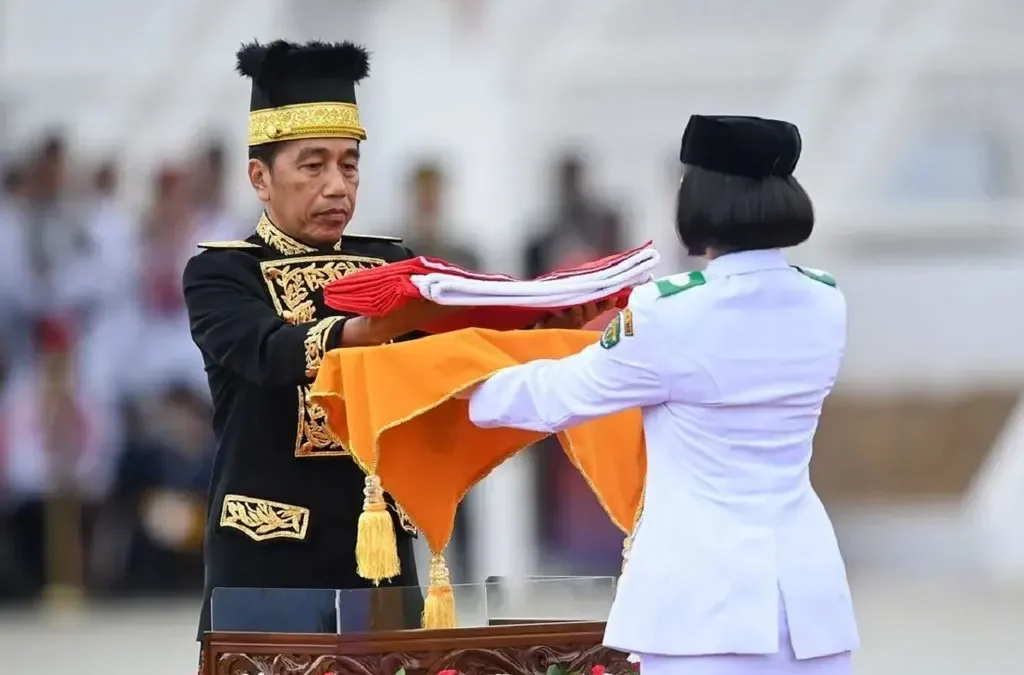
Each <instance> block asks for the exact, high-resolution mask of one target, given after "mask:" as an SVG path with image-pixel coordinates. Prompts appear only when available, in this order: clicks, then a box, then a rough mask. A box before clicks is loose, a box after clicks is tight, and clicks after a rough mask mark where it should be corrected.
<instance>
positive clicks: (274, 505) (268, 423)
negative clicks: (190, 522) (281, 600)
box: [184, 41, 595, 635]
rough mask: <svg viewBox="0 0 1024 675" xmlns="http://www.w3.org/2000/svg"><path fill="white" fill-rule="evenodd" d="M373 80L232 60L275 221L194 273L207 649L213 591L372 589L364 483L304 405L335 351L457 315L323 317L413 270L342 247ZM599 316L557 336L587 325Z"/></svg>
mask: <svg viewBox="0 0 1024 675" xmlns="http://www.w3.org/2000/svg"><path fill="white" fill-rule="evenodd" d="M368 69H369V59H368V55H367V53H366V51H365V50H364V49H362V48H361V47H358V46H356V45H353V44H351V43H347V42H346V43H341V44H324V43H309V44H306V45H302V46H300V45H295V44H292V43H288V42H283V41H277V42H273V43H271V44H269V45H265V46H264V45H259V44H255V43H254V44H250V45H246V46H243V47H242V49H241V50H240V51H239V52H238V70H239V71H240V72H241V74H242V75H244V76H246V77H248V78H250V79H252V82H253V84H252V96H251V102H250V113H249V157H250V159H249V164H248V175H249V181H250V183H251V184H252V186H253V189H254V190H255V192H256V195H257V196H258V197H259V198H260V200H261V201H262V202H263V205H264V208H265V211H264V214H263V216H262V217H261V218H260V220H259V223H258V224H257V226H256V231H255V232H254V233H253V234H252V235H251V236H250V237H248V238H247V239H245V240H244V241H227V242H215V243H207V244H204V245H201V248H204V249H205V250H204V251H203V252H201V253H199V254H198V255H196V256H195V257H193V258H192V259H191V260H189V262H188V263H187V265H186V268H185V272H184V288H185V302H186V305H187V308H188V315H189V321H190V326H191V332H192V338H193V340H194V341H195V343H196V345H197V346H198V347H199V349H200V351H201V352H202V354H203V358H204V360H205V363H206V371H207V374H208V379H209V384H210V391H211V395H212V398H213V405H214V413H213V426H214V434H215V439H216V446H217V448H216V460H215V462H214V473H213V479H212V482H211V488H210V493H209V497H208V501H207V511H208V512H207V523H206V533H205V551H204V555H205V561H206V588H205V599H204V604H203V610H202V616H201V619H200V626H199V631H200V635H201V634H202V633H203V632H204V631H207V630H210V628H211V623H210V619H211V616H210V608H211V594H212V591H213V589H215V588H218V587H249V588H293V589H296V588H306V589H317V588H345V589H358V588H370V587H372V586H373V585H374V584H373V583H372V582H371V581H369V580H367V579H364V578H362V577H361V576H359V574H358V573H357V569H356V560H355V554H354V551H355V546H356V534H357V525H358V519H359V515H360V512H361V510H362V507H363V500H364V479H365V476H364V474H363V472H362V471H361V470H360V468H359V467H358V466H357V465H356V464H355V463H354V462H353V461H352V460H351V459H350V458H349V452H348V450H347V449H346V448H345V447H343V446H342V445H341V444H340V443H339V442H338V440H337V439H336V438H335V436H334V434H333V433H332V432H331V430H330V429H329V428H328V427H327V426H326V424H325V419H324V413H323V410H322V409H321V408H320V407H319V406H317V405H314V404H312V403H310V402H309V401H307V398H306V394H307V392H308V391H309V386H310V384H311V383H312V381H313V379H314V378H315V376H316V374H317V369H318V368H319V365H320V362H321V359H322V358H323V355H324V353H325V352H327V351H328V350H331V349H335V348H338V347H347V346H369V345H378V344H383V343H386V342H389V341H391V340H394V339H399V338H402V337H404V336H407V335H408V334H410V333H411V332H412V331H414V330H415V329H416V328H417V327H419V326H420V325H422V324H423V323H425V322H427V321H429V320H431V319H438V318H441V315H442V314H443V313H444V312H446V311H448V310H445V309H444V308H442V307H439V306H437V305H433V304H431V303H427V302H422V303H413V304H411V305H409V306H408V307H407V308H406V309H404V310H402V311H400V312H397V313H396V314H393V315H389V316H388V317H384V318H370V317H354V316H345V315H341V314H339V313H336V312H333V311H331V310H329V309H328V308H327V307H326V306H325V305H324V303H323V288H324V287H325V286H326V285H327V284H328V283H330V282H331V281H334V280H335V279H338V278H340V277H342V276H344V275H345V274H347V273H349V272H352V271H354V270H359V269H364V268H368V267H374V266H377V265H383V264H386V263H389V262H394V261H398V260H402V259H406V258H408V257H410V256H411V255H412V253H411V252H410V251H409V250H408V249H407V248H405V247H404V246H402V245H401V244H400V241H399V240H398V239H394V238H390V237H369V236H360V235H351V234H348V233H347V232H346V228H347V226H348V224H349V222H350V220H351V219H352V215H353V213H354V210H355V206H356V196H357V192H358V188H359V158H360V143H361V141H362V140H364V139H365V138H366V132H365V130H364V129H363V128H362V126H360V121H359V111H358V108H357V106H356V97H355V85H356V83H358V82H359V81H360V80H362V79H363V78H364V77H365V76H366V75H367V72H368ZM594 311H595V308H592V307H587V308H576V309H575V310H574V312H571V313H569V315H568V316H563V317H559V318H558V319H557V320H556V321H558V322H561V323H564V324H578V323H579V322H580V321H583V320H587V319H588V318H589V317H591V316H592V314H593V312H594ZM367 491H368V492H372V490H371V489H370V487H369V486H368V487H367ZM366 496H367V498H368V499H371V498H374V497H375V495H372V494H367V495H366ZM388 506H389V510H390V513H391V518H392V519H393V522H394V524H395V525H396V531H397V547H398V555H399V564H400V568H401V571H400V574H399V575H398V576H396V577H394V578H392V579H390V580H385V581H384V582H383V585H385V586H387V585H396V586H417V577H416V568H415V564H414V559H413V547H412V536H413V533H414V531H415V530H414V527H413V525H412V523H411V522H409V520H408V518H407V517H405V516H404V514H403V513H402V511H401V508H400V507H399V506H398V505H397V504H394V503H393V501H391V500H390V499H388ZM409 595H410V596H415V598H414V599H415V602H411V603H405V606H404V607H403V608H399V610H398V613H399V614H402V615H404V616H401V617H399V618H398V619H397V621H396V624H397V625H398V626H400V627H414V626H417V625H418V618H419V617H418V616H417V615H418V613H419V608H420V606H421V603H422V598H421V597H420V596H419V595H418V592H417V593H415V594H409ZM391 597H395V596H394V595H392V596H391ZM332 607H333V604H332ZM279 614H280V615H281V616H282V617H283V616H284V615H285V614H287V609H286V608H284V607H282V608H281V611H280V613H279ZM410 615H412V616H410Z"/></svg>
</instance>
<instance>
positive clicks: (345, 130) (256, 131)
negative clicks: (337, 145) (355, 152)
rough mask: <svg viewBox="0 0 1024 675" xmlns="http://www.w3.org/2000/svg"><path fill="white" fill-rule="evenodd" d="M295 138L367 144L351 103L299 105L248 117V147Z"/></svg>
mask: <svg viewBox="0 0 1024 675" xmlns="http://www.w3.org/2000/svg"><path fill="white" fill-rule="evenodd" d="M298 138H352V139H355V140H357V141H365V140H366V129H364V128H363V126H362V124H360V122H359V108H357V107H356V106H355V104H353V103H336V102H325V103H299V104H296V105H286V106H281V107H280V108H268V109H266V110H254V111H252V112H250V113H249V147H252V146H254V145H263V144H264V143H275V142H277V141H291V140H295V139H298Z"/></svg>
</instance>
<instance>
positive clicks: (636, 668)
mask: <svg viewBox="0 0 1024 675" xmlns="http://www.w3.org/2000/svg"><path fill="white" fill-rule="evenodd" d="M630 665H631V666H633V672H636V673H639V672H640V662H639V661H634V662H633V663H631V664H630Z"/></svg>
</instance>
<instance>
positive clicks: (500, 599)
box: [210, 577, 616, 635]
mask: <svg viewBox="0 0 1024 675" xmlns="http://www.w3.org/2000/svg"><path fill="white" fill-rule="evenodd" d="M615 583H616V579H615V577H527V578H521V579H511V578H500V577H491V578H489V579H488V580H487V581H485V582H483V583H475V584H454V585H453V586H452V590H453V591H454V594H455V611H456V625H457V627H459V628H476V627H483V626H495V625H509V624H528V623H553V622H558V623H562V622H573V621H604V620H605V619H607V618H608V612H609V610H610V609H611V605H612V600H613V599H614V597H615ZM426 593H427V588H426V587H425V586H387V587H383V586H382V587H378V588H361V589H348V590H345V589H341V590H339V589H298V588H216V589H214V591H213V594H212V597H211V600H210V620H211V628H212V630H214V631H218V632H249V633H307V634H308V633H317V634H339V635H340V634H348V633H367V632H377V631H387V630H416V629H419V628H420V615H421V613H422V611H423V600H424V598H425V597H426Z"/></svg>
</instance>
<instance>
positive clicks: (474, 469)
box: [310, 328, 647, 553]
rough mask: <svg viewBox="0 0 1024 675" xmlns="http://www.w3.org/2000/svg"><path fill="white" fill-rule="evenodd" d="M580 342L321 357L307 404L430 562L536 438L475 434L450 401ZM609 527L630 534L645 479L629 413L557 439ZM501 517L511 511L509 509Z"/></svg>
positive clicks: (459, 336) (463, 343)
mask: <svg viewBox="0 0 1024 675" xmlns="http://www.w3.org/2000/svg"><path fill="white" fill-rule="evenodd" d="M599 337H600V333H597V332H594V331H587V330H526V331H494V330H485V329H480V328H468V329H465V330H459V331H454V332H451V333H442V334H439V335H431V336H428V337H424V338H420V339H418V340H412V341H409V342H401V343H397V344H390V345H382V346H379V347H359V348H345V349H335V350H333V351H331V352H328V353H327V354H326V355H325V356H324V358H323V362H322V363H321V366H320V373H319V375H318V376H317V378H316V381H315V382H314V383H313V387H312V390H311V392H310V398H311V400H313V401H314V402H316V403H319V404H320V405H321V406H322V407H323V409H324V411H325V412H326V415H327V424H328V426H329V427H330V429H331V430H332V431H333V432H334V433H335V434H336V435H337V436H338V437H339V439H340V440H341V441H342V443H344V444H345V446H346V447H347V448H348V449H349V451H350V452H351V453H352V455H353V459H355V461H356V462H357V463H359V465H360V466H361V467H362V468H363V470H364V471H366V472H367V473H376V474H377V475H378V476H380V479H381V483H382V484H383V486H384V489H385V490H387V491H388V492H389V493H390V494H391V495H392V496H393V497H394V498H395V500H396V501H398V503H399V504H401V505H402V507H403V508H404V509H405V511H406V513H407V514H408V515H409V517H410V518H411V519H412V521H413V522H414V523H415V524H416V525H417V527H419V529H420V531H421V532H422V533H423V536H424V537H425V538H426V540H427V543H428V544H429V545H430V548H431V550H432V551H433V552H435V553H439V552H441V551H442V550H443V549H444V548H445V547H446V546H447V545H448V541H449V539H450V538H451V534H452V527H453V525H454V522H455V510H456V508H457V507H458V505H459V502H461V501H462V498H463V497H464V496H465V494H466V493H467V492H468V491H469V490H470V488H472V487H473V486H474V485H476V484H477V483H478V482H479V481H480V480H482V479H483V478H484V477H485V476H486V475H487V474H488V473H490V472H491V470H492V469H494V468H495V467H497V466H498V465H499V464H501V463H502V462H503V461H505V460H506V459H508V458H509V457H511V456H512V455H513V454H515V453H516V452H518V451H519V450H521V449H523V448H525V447H527V446H529V445H532V444H533V443H536V442H537V441H538V440H540V439H541V438H543V437H544V436H545V434H541V433H536V432H532V431H522V430H518V429H505V428H498V429H480V428H478V427H476V426H474V425H473V424H472V423H471V422H470V421H469V414H468V406H469V404H468V401H465V400H461V399H456V398H454V397H455V395H456V394H457V393H458V392H460V391H462V390H465V389H466V388H467V387H470V386H472V385H473V384H475V383H477V382H480V381H482V380H485V379H487V377H489V376H490V375H492V374H493V373H494V372H496V371H498V370H500V369H502V368H505V367H507V366H512V365H516V364H520V363H526V362H528V361H533V360H536V359H557V358H561V357H564V356H569V355H572V354H575V353H577V352H579V351H581V350H582V349H583V348H584V347H586V346H588V345H591V344H593V343H594V342H596V341H597V340H598V339H599ZM558 438H559V441H560V442H561V444H562V448H563V449H564V450H565V453H566V455H567V456H568V457H569V460H570V461H571V462H572V463H573V465H574V466H575V467H576V468H577V469H578V470H579V471H580V472H581V473H582V474H583V476H584V478H585V479H586V480H587V482H588V484H589V485H590V486H591V489H593V490H594V493H595V494H596V495H597V498H598V500H599V501H600V502H601V505H602V506H603V507H604V509H605V511H606V512H607V513H608V515H609V516H610V517H611V519H612V521H613V522H614V523H615V524H616V525H617V526H618V527H619V528H620V529H622V530H623V532H625V533H627V534H628V533H629V532H631V531H632V528H633V524H634V521H635V519H636V516H637V512H638V509H639V506H640V500H641V493H642V491H643V484H644V475H645V471H646V467H647V455H646V448H645V446H644V436H643V424H642V419H641V412H640V410H639V409H635V410H627V411H623V412H620V413H617V414H614V415H609V416H607V417H602V418H600V419H596V420H592V421H590V422H586V423H584V424H581V425H579V426H576V427H573V428H572V429H567V430H566V431H563V432H561V433H560V434H558ZM510 508H511V505H510Z"/></svg>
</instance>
